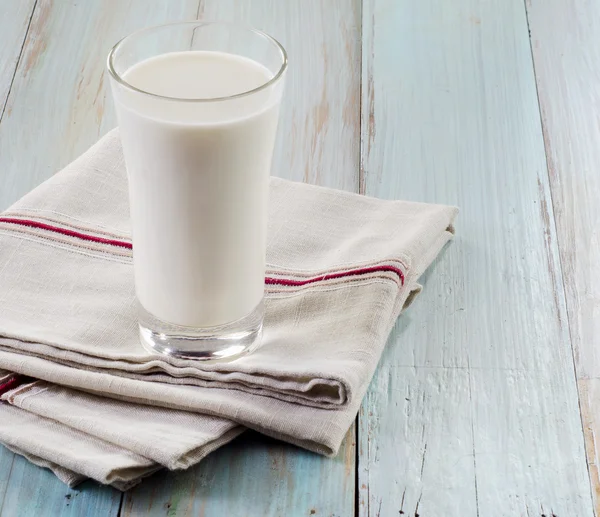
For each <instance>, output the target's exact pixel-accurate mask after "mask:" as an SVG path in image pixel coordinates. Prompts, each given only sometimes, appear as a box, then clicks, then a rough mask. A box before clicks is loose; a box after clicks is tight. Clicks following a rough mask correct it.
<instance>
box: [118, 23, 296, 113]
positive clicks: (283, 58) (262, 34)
mask: <svg viewBox="0 0 600 517" xmlns="http://www.w3.org/2000/svg"><path fill="white" fill-rule="evenodd" d="M176 25H182V26H185V25H198V26H199V27H201V26H205V25H222V26H226V27H235V28H238V29H244V30H246V31H248V32H252V33H254V34H256V35H257V36H260V37H261V38H264V39H266V40H267V41H269V42H270V43H272V44H274V45H275V47H276V48H277V49H278V50H279V54H280V56H281V66H280V67H279V70H278V71H277V73H276V74H275V75H274V76H273V77H271V79H269V80H268V81H267V82H265V83H264V84H261V85H260V86H257V87H256V88H253V89H252V90H247V91H245V92H240V93H236V94H234V95H227V96H225V97H206V98H205V97H199V98H186V97H171V96H168V95H160V94H158V93H152V92H148V91H146V90H142V89H141V88H137V87H136V86H133V85H132V84H130V83H128V82H127V81H126V80H125V79H124V78H123V77H121V75H120V74H119V73H118V72H117V71H116V70H115V67H114V58H115V52H116V51H117V50H118V49H119V48H120V47H121V46H122V45H123V44H124V43H126V42H127V41H128V40H129V39H130V38H133V37H136V36H139V35H141V34H143V33H146V32H150V31H153V30H156V29H161V28H163V27H173V26H176ZM157 55H159V54H157ZM287 65H288V57H287V52H286V51H285V48H283V45H282V44H281V43H279V41H277V40H276V39H275V38H274V37H273V36H270V35H269V34H267V33H266V32H263V31H261V30H258V29H255V28H253V27H250V26H248V25H244V24H240V23H233V22H221V21H204V20H187V21H179V22H170V23H163V24H160V25H153V26H151V27H145V28H143V29H139V30H137V31H134V32H132V33H131V34H128V35H127V36H125V37H124V38H121V39H120V40H119V41H118V42H117V43H116V44H115V45H114V46H113V47H112V48H111V49H110V52H109V53H108V58H107V61H106V66H107V68H108V73H109V74H110V75H111V77H112V78H113V79H114V80H115V81H117V82H118V83H119V84H120V85H121V86H124V87H125V88H127V89H129V90H132V91H134V92H136V93H141V94H142V95H148V96H150V97H154V98H156V99H161V100H166V101H176V102H220V101H227V100H231V99H238V98H240V97H245V96H247V95H252V94H253V93H257V92H259V91H261V90H264V89H265V88H268V87H269V86H271V85H273V84H275V83H276V82H277V81H278V80H279V79H280V78H281V76H282V75H283V73H284V72H285V70H286V69H287Z"/></svg>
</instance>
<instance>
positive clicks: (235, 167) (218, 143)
mask: <svg viewBox="0 0 600 517" xmlns="http://www.w3.org/2000/svg"><path fill="white" fill-rule="evenodd" d="M271 78H272V73H271V72H270V71H269V70H268V69H267V68H265V67H264V66H262V65H261V64H259V63H257V62H255V61H252V60H250V59H247V58H244V57H241V56H236V55H233V54H226V53H221V52H211V51H187V52H174V53H168V54H162V55H159V56H155V57H151V58H149V59H146V60H144V61H141V62H139V63H137V64H135V65H134V66H133V67H131V68H130V69H129V70H127V71H126V73H125V74H124V80H125V81H126V82H127V83H129V84H130V85H132V86H134V87H135V88H138V89H140V90H143V91H145V92H150V93H153V94H157V95H161V96H165V97H176V98H183V99H190V98H192V99H207V98H208V99H214V98H217V97H227V96H235V95H237V94H240V93H243V92H247V91H250V90H253V89H255V88H259V87H260V86H261V85H264V84H265V83H267V82H268V81H269V80H270V79H271ZM113 91H114V95H115V99H116V106H117V114H118V118H119V126H120V131H121V139H122V141H123V149H124V154H125V162H126V166H127V173H128V178H129V196H130V205H131V208H130V209H131V219H132V233H133V256H134V271H135V284H136V292H137V296H138V299H139V301H140V303H141V305H142V306H143V308H144V309H146V311H148V312H150V313H151V314H152V315H154V316H156V317H157V318H159V319H161V320H163V321H166V322H169V323H174V324H177V325H184V326H190V327H212V326H216V325H222V324H225V323H228V322H232V321H235V320H237V319H240V318H243V317H245V316H247V315H248V314H250V313H251V312H252V311H253V310H254V309H255V308H256V307H257V306H258V304H259V303H260V302H261V300H262V297H263V292H264V275H265V247H266V227H267V221H266V217H267V194H268V181H269V173H270V168H271V157H272V153H273V145H274V139H275V131H276V127H277V118H278V110H279V101H280V97H281V91H280V86H273V87H271V86H267V87H266V88H263V89H262V90H260V91H258V92H254V93H251V94H249V95H243V96H239V97H234V98H232V99H228V100H214V101H210V102H197V101H195V102H187V101H186V102H184V101H175V100H170V99H164V98H160V97H153V96H150V95H145V94H142V93H137V92H135V91H132V90H131V89H127V88H122V87H118V86H113Z"/></svg>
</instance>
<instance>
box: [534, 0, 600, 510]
mask: <svg viewBox="0 0 600 517" xmlns="http://www.w3.org/2000/svg"><path fill="white" fill-rule="evenodd" d="M526 6H527V10H528V13H529V26H530V28H531V43H532V45H531V46H532V51H533V58H534V62H535V70H536V78H537V86H538V94H539V99H540V106H541V112H542V124H543V126H544V137H545V145H546V153H547V155H548V168H549V175H550V186H551V188H552V200H553V204H554V216H555V218H556V226H557V237H558V245H559V248H560V255H561V263H562V266H563V275H564V279H565V288H566V292H565V294H566V297H567V308H568V318H569V329H570V332H571V338H572V341H573V349H574V355H575V361H576V364H575V366H576V371H577V378H578V385H579V399H580V405H581V411H582V415H583V424H584V432H585V435H586V450H587V458H588V466H589V472H590V477H591V479H592V485H593V494H594V496H595V511H596V515H600V460H599V459H598V458H599V454H600V444H599V443H598V438H597V437H598V435H599V434H600V334H599V333H598V311H599V310H600V289H599V288H598V272H599V271H600V246H599V245H598V243H599V235H598V228H600V205H599V204H598V199H599V198H600V124H599V123H598V107H597V106H598V84H599V81H600V32H599V31H598V27H600V4H599V3H598V2H587V1H585V0H544V1H538V0H531V1H529V2H526Z"/></svg>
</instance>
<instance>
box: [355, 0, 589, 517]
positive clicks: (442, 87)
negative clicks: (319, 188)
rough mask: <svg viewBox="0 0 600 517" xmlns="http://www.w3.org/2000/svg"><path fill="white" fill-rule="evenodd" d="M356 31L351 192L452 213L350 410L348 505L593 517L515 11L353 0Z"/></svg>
mask: <svg viewBox="0 0 600 517" xmlns="http://www.w3.org/2000/svg"><path fill="white" fill-rule="evenodd" d="M540 5H541V4H540ZM541 9H545V7H542V8H541ZM363 41H364V46H363V96H362V106H363V114H362V120H363V126H362V136H363V138H362V142H363V146H362V156H363V160H362V165H363V176H362V186H363V191H364V192H365V193H366V194H370V195H375V196H379V197H386V198H404V199H410V200H417V201H427V202H441V203H449V204H457V205H459V206H460V207H461V209H462V211H461V214H460V216H459V219H458V224H457V238H456V240H455V242H454V243H453V244H451V245H450V246H449V247H448V248H447V249H446V250H445V252H444V253H442V255H441V257H440V258H439V259H438V260H437V261H436V262H435V264H434V266H433V267H432V268H431V269H430V271H429V272H428V273H427V274H426V275H425V278H424V279H423V283H424V284H425V289H424V291H423V293H422V294H421V295H420V298H418V299H417V300H416V301H415V302H414V304H413V305H412V306H411V308H410V309H409V311H408V312H407V314H405V315H403V316H401V318H400V320H399V322H398V324H397V326H396V329H395V331H394V333H393V335H392V337H391V339H390V343H389V346H388V349H387V351H386V354H385V356H384V358H383V361H382V363H381V365H380V368H379V370H378V372H377V374H376V377H375V379H374V382H373V384H372V386H371V388H370V390H369V393H368V396H367V399H366V400H365V403H364V405H363V407H362V410H361V414H360V419H359V420H360V425H359V433H358V436H359V490H360V492H359V514H360V515H365V516H366V515H377V514H378V513H379V512H380V514H381V515H386V516H387V515H398V514H399V512H400V511H402V512H404V514H405V515H416V514H420V515H423V516H428V515H444V516H446V515H448V516H461V517H475V516H478V515H481V516H488V515H493V516H507V517H508V516H515V515H532V516H533V515H541V514H545V515H557V516H561V517H562V516H567V515H569V516H570V515H577V516H591V515H593V509H592V502H591V497H590V484H589V478H588V474H587V469H586V461H585V455H584V447H583V435H582V429H581V421H580V414H579V408H578V400H577V390H576V380H575V376H574V371H573V357H572V350H571V343H570V337H569V329H568V324H567V321H566V310H565V298H564V291H563V285H562V280H561V271H560V263H559V259H558V250H557V247H556V231H555V228H554V222H553V210H552V203H551V197H550V191H549V182H548V171H547V168H546V156H545V153H544V145H543V137H542V128H541V125H540V113H539V109H538V102H537V96H536V87H535V79H534V73H533V64H532V59H531V49H530V46H529V39H528V27H527V20H526V16H525V6H524V3H523V2H522V1H521V0H457V1H454V2H446V1H443V0H422V1H419V2H414V1H410V0H365V2H364V6H363ZM557 97H558V96H557Z"/></svg>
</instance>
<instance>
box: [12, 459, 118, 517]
mask: <svg viewBox="0 0 600 517" xmlns="http://www.w3.org/2000/svg"><path fill="white" fill-rule="evenodd" d="M120 501H121V492H119V491H118V490H115V489H113V488H106V487H102V486H100V485H98V484H96V483H93V482H90V481H88V482H86V483H84V484H82V485H81V486H79V487H77V488H76V489H74V490H73V489H70V488H69V487H67V486H66V485H65V484H64V483H63V482H62V481H60V480H59V479H58V478H57V477H56V476H55V475H54V474H53V473H52V472H50V471H49V470H47V469H42V468H39V467H35V466H34V465H32V464H31V463H29V462H28V461H27V460H26V459H25V458H23V457H21V456H18V455H15V459H14V464H13V465H12V470H11V472H10V479H9V482H8V486H7V490H6V495H5V498H4V505H3V506H2V507H1V510H0V516H1V517H16V516H18V517H40V516H46V515H47V516H52V517H116V516H117V515H118V513H119V505H120Z"/></svg>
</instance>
